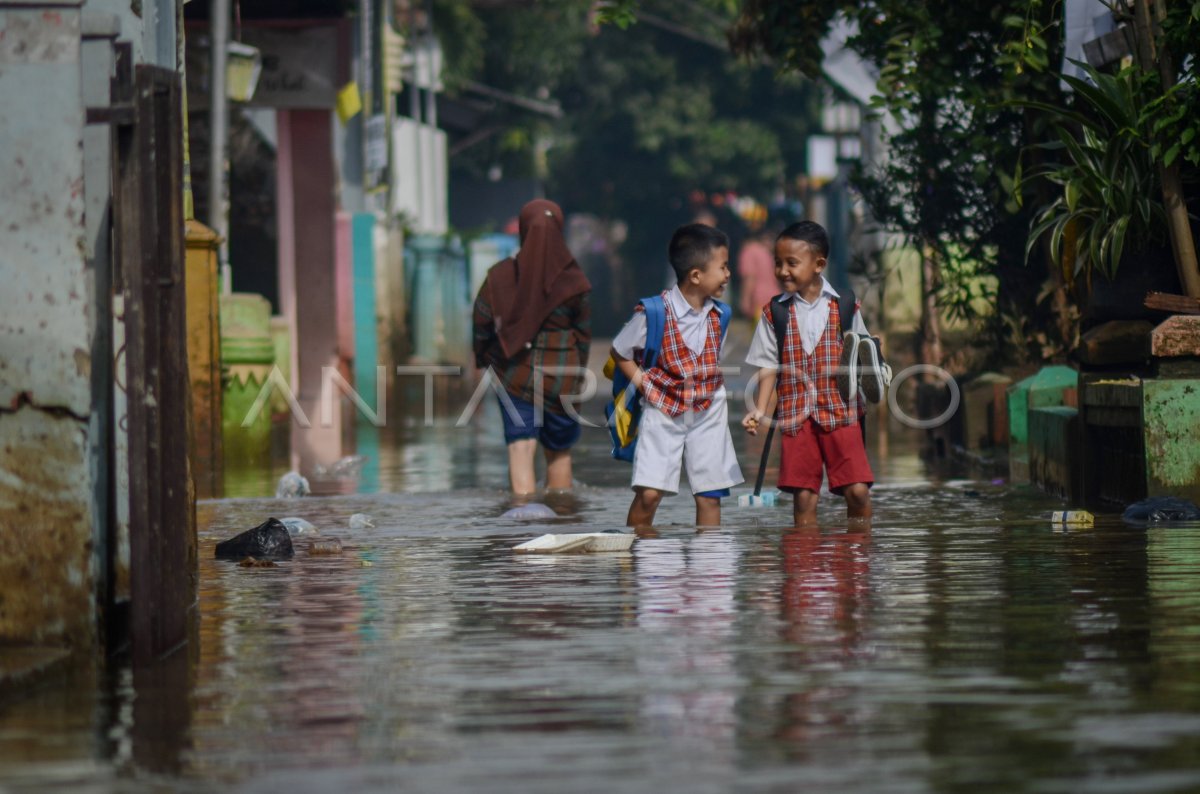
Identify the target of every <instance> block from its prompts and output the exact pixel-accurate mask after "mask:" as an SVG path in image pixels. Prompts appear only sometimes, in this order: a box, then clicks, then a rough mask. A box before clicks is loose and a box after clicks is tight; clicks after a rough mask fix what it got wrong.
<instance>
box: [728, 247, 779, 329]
mask: <svg viewBox="0 0 1200 794" xmlns="http://www.w3.org/2000/svg"><path fill="white" fill-rule="evenodd" d="M737 274H738V278H739V279H740V281H741V284H740V285H739V294H738V310H739V311H740V312H741V313H742V316H743V317H748V318H749V319H751V320H757V319H758V316H759V313H760V312H761V311H762V307H763V306H765V305H766V304H767V301H769V300H771V298H773V297H775V296H776V295H778V294H779V280H778V279H777V278H775V255H774V252H773V251H772V250H771V246H770V245H769V244H768V242H767V239H766V234H765V233H761V232H760V233H759V234H756V235H754V236H753V237H749V238H747V239H746V242H744V243H742V250H741V251H739V252H738V261H737Z"/></svg>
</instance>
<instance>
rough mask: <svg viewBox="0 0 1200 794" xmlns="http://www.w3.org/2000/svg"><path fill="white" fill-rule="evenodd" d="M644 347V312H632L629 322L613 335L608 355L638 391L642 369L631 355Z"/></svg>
mask: <svg viewBox="0 0 1200 794" xmlns="http://www.w3.org/2000/svg"><path fill="white" fill-rule="evenodd" d="M645 348H646V313H645V312H640V311H638V312H634V313H633V317H631V318H629V322H627V323H625V326H624V327H623V328H622V329H621V330H620V331H619V332H618V333H617V335H616V336H615V337H613V342H612V350H611V351H610V355H611V356H612V360H613V363H615V364H616V365H617V369H618V370H620V372H621V374H622V375H624V376H625V377H626V378H627V379H628V380H629V382H630V383H632V384H633V385H634V387H635V388H636V389H638V390H639V391H641V388H642V375H641V372H642V370H641V368H640V367H639V366H638V365H637V362H636V361H634V360H633V357H634V354H635V353H636V352H637V351H638V350H644V349H645ZM635 375H636V376H637V377H636V378H635V377H634V376H635Z"/></svg>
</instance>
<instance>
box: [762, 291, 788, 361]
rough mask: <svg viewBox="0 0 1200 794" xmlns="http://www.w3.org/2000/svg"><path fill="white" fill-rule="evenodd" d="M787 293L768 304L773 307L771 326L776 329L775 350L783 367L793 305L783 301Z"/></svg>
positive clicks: (779, 295)
mask: <svg viewBox="0 0 1200 794" xmlns="http://www.w3.org/2000/svg"><path fill="white" fill-rule="evenodd" d="M784 295H787V293H786V292H781V293H779V294H778V295H776V296H775V297H774V298H771V302H770V303H769V304H768V305H769V306H770V307H771V326H772V327H773V328H774V329H775V350H776V351H777V355H778V356H779V364H780V366H782V365H783V340H784V339H786V338H787V324H788V318H789V317H791V315H792V305H791V304H790V303H785V302H784V300H783V297H784Z"/></svg>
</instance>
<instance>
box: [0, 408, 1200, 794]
mask: <svg viewBox="0 0 1200 794" xmlns="http://www.w3.org/2000/svg"><path fill="white" fill-rule="evenodd" d="M399 432H400V438H398V439H397V438H384V439H379V438H378V437H372V436H370V435H369V434H367V435H360V439H359V451H360V452H364V454H367V455H369V456H370V460H369V461H368V462H367V465H366V466H365V467H364V469H363V471H362V472H361V473H360V474H359V476H358V477H356V478H353V479H351V480H347V481H337V480H330V481H317V480H314V482H313V487H314V491H315V492H316V493H318V494H327V495H325V496H320V497H310V498H307V499H303V500H290V501H282V500H275V499H273V498H263V497H262V494H265V493H269V492H271V491H272V490H273V487H274V481H275V479H276V478H277V476H278V474H279V473H280V472H276V471H272V472H269V473H267V472H264V473H262V474H261V475H260V476H259V477H258V479H254V478H247V479H245V480H244V485H245V487H246V489H247V491H251V490H252V489H254V488H257V489H258V490H257V493H258V494H259V495H258V496H257V497H254V498H233V499H226V500H220V501H212V502H205V503H202V504H201V506H200V512H199V519H200V520H199V526H200V588H201V589H200V612H201V620H200V629H199V631H200V638H199V643H198V648H196V649H194V650H193V657H194V658H193V659H192V661H191V663H190V664H189V663H188V660H187V659H183V660H182V661H179V662H177V663H176V664H175V665H174V666H173V667H172V668H170V669H165V670H162V671H157V672H156V673H155V675H154V677H153V678H151V679H148V680H144V681H143V680H140V679H138V680H135V679H134V677H133V675H132V673H130V672H129V671H128V670H117V671H115V672H114V673H113V674H112V680H111V681H95V680H92V679H91V678H90V677H89V675H88V674H86V673H82V672H81V673H78V674H77V675H76V676H74V677H73V679H72V681H71V682H69V684H67V685H62V684H61V683H60V684H57V685H54V686H47V687H43V688H41V689H39V690H38V691H37V692H36V693H34V694H33V695H32V696H30V697H28V698H25V699H23V700H20V701H17V702H15V703H12V704H10V705H8V706H6V707H5V708H4V709H3V710H0V791H5V792H6V791H38V790H62V789H68V788H69V789H70V790H73V791H139V792H140V791H162V790H184V791H187V790H197V791H199V790H212V789H214V788H218V787H219V788H221V789H223V790H224V789H229V790H235V791H262V792H267V791H279V790H292V791H337V790H342V791H358V790H373V791H394V790H401V789H402V790H411V791H467V790H473V791H489V792H563V791H571V792H591V791H596V792H600V791H604V792H612V791H689V792H721V791H739V792H740V791H745V792H760V791H761V792H793V791H798V790H805V791H871V792H924V791H933V792H942V791H945V792H950V791H972V792H984V791H995V792H1073V791H1089V792H1158V791H1163V792H1165V791H1181V792H1182V791H1200V595H1198V594H1197V593H1196V588H1195V583H1196V581H1197V577H1198V576H1200V533H1197V531H1196V530H1195V529H1190V530H1189V529H1178V528H1177V529H1151V530H1149V531H1146V530H1141V529H1134V528H1129V527H1125V526H1123V525H1121V524H1120V523H1119V522H1117V521H1114V520H1111V519H1109V520H1101V521H1099V522H1098V526H1097V527H1096V528H1095V529H1079V530H1076V529H1072V530H1068V531H1063V530H1061V529H1060V530H1055V529H1053V528H1052V527H1051V526H1050V524H1049V522H1048V521H1044V520H1038V519H1039V517H1041V516H1044V515H1047V514H1048V512H1049V511H1050V510H1052V509H1055V508H1057V507H1059V506H1060V505H1059V503H1058V502H1056V501H1053V500H1050V499H1048V498H1046V497H1044V496H1042V495H1040V494H1038V493H1036V492H1033V491H1030V490H1027V489H1022V488H1013V487H1010V486H1008V485H1007V484H1005V483H1004V482H1000V481H995V480H993V479H992V475H985V476H982V477H978V478H974V477H970V476H966V475H963V474H962V473H961V472H958V473H954V474H953V478H950V476H949V475H945V474H939V473H937V472H935V471H934V470H932V469H930V468H929V467H928V465H927V464H926V463H925V462H923V461H922V460H921V459H920V457H919V456H918V455H917V447H916V445H915V443H914V442H915V439H914V438H912V437H898V436H894V437H893V438H892V439H891V443H890V445H889V447H888V449H887V454H886V456H881V455H880V454H879V453H880V447H879V445H878V443H876V444H875V446H874V447H873V449H872V458H873V460H872V462H873V464H874V465H875V466H876V472H877V476H878V479H879V482H880V484H879V486H878V487H877V488H876V489H875V492H874V498H875V507H876V520H875V526H874V528H873V529H872V530H870V531H865V530H850V531H848V530H847V529H845V522H844V514H845V508H844V503H842V502H841V501H840V500H836V499H832V498H830V497H828V496H826V497H825V498H824V499H823V501H822V507H821V524H822V528H821V529H813V530H795V529H788V528H786V525H787V524H788V523H789V522H790V515H791V513H790V505H784V506H781V507H774V508H762V507H756V508H749V507H738V506H737V505H736V501H733V502H727V503H726V506H725V508H724V521H725V525H724V526H723V527H722V528H720V529H715V530H706V531H702V532H697V531H696V530H695V528H694V527H692V526H689V523H690V522H691V521H692V520H693V506H692V502H691V499H690V498H688V497H687V496H686V495H685V496H682V497H676V498H672V499H668V500H667V501H666V502H665V503H664V506H663V508H662V509H661V510H660V513H659V517H658V523H659V525H660V526H659V529H658V531H657V534H654V535H648V536H645V537H642V538H640V539H639V540H638V541H637V542H636V544H635V545H634V547H633V551H632V552H630V553H616V554H581V555H548V556H542V555H527V556H524V555H517V554H514V553H513V552H512V551H511V548H512V546H514V545H515V544H516V543H518V542H521V541H523V540H527V539H529V538H531V537H533V536H535V535H537V534H541V533H542V532H544V531H559V532H576V531H591V530H598V529H610V528H618V527H620V526H621V525H622V524H623V522H624V516H625V511H626V509H627V507H628V503H629V496H630V492H629V490H628V488H627V478H628V476H629V469H628V467H627V466H625V465H624V464H620V463H616V462H613V461H611V460H610V459H609V458H608V454H607V447H606V445H605V435H604V434H603V433H604V431H602V430H592V431H588V434H587V435H585V440H584V443H585V448H584V449H583V450H582V452H581V453H580V454H579V456H578V457H577V459H576V472H575V475H576V478H577V480H578V481H579V482H580V483H581V485H580V487H579V488H578V489H577V492H576V493H574V494H572V495H566V496H558V497H556V498H553V499H549V500H548V502H549V504H550V505H551V506H552V507H553V508H554V509H555V510H556V512H557V513H558V514H559V518H558V519H557V521H555V522H551V523H550V525H549V526H551V527H553V529H547V525H546V524H530V525H526V524H523V523H521V522H516V521H512V520H508V519H502V518H500V515H501V513H503V512H504V511H505V510H506V509H507V508H508V507H510V506H511V504H512V503H511V501H510V500H509V497H508V495H507V494H506V492H505V491H504V490H503V489H502V486H503V485H504V483H505V468H504V457H503V448H502V444H501V440H500V438H499V431H498V430H496V429H495V428H494V426H492V425H490V424H489V423H487V422H486V421H485V422H482V423H479V424H477V425H475V426H472V427H468V428H455V427H453V426H452V422H451V421H445V422H440V423H439V424H437V425H436V426H434V427H431V428H424V427H421V426H420V424H419V423H415V424H413V425H411V426H408V427H405V428H403V429H402V430H401V431H399ZM735 437H737V436H735ZM737 438H738V441H737V443H738V444H739V446H740V445H742V444H744V443H745V439H744V438H740V437H737ZM372 444H373V446H372ZM757 459H758V455H757V452H756V451H755V450H754V449H750V448H745V449H742V450H741V460H742V462H743V466H744V468H745V474H746V477H747V479H748V480H751V481H752V479H753V476H754V473H755V470H756V465H757ZM773 479H774V474H773V473H772V474H771V475H769V477H768V482H772V481H773ZM354 513H366V514H368V515H370V516H371V518H372V519H373V521H374V524H375V528H373V529H353V530H352V529H350V527H349V523H348V522H349V517H350V516H351V515H352V514H354ZM270 515H274V516H278V517H284V516H297V517H302V518H304V519H306V520H308V521H310V522H312V523H313V524H314V525H316V526H317V527H318V528H319V530H320V536H319V537H320V538H322V539H326V538H329V537H337V538H339V539H340V540H341V542H342V544H343V553H342V554H340V555H334V556H312V555H309V554H308V553H307V551H306V550H305V549H306V548H307V541H306V540H304V539H303V538H301V539H298V543H297V555H296V558H295V559H294V560H293V561H290V562H283V563H280V564H279V565H278V567H275V568H270V569H253V568H241V567H238V566H237V565H236V564H233V563H228V562H221V561H217V560H215V559H213V547H214V545H215V544H216V542H217V541H219V540H222V539H224V538H227V537H229V536H231V535H232V534H235V533H236V532H239V531H241V530H243V529H246V528H248V527H250V526H253V525H255V524H258V523H260V522H261V521H263V520H265V518H266V517H267V516H270Z"/></svg>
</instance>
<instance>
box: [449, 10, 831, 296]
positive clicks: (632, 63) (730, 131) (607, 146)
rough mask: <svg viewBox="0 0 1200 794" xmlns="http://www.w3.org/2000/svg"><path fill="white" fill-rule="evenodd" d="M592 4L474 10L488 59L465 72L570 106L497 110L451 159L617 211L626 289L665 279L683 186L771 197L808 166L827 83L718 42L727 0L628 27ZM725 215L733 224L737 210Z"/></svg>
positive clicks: (460, 169) (466, 48) (575, 204)
mask: <svg viewBox="0 0 1200 794" xmlns="http://www.w3.org/2000/svg"><path fill="white" fill-rule="evenodd" d="M592 5H593V4H592V3H590V2H582V1H581V0H548V1H547V2H541V3H537V4H534V5H533V6H532V7H522V8H519V9H518V8H490V9H477V10H475V11H473V12H472V14H473V16H474V18H475V19H476V20H478V22H479V28H480V30H481V35H480V36H479V45H478V50H479V52H480V53H481V55H480V56H479V57H477V58H476V60H475V61H474V64H475V65H474V66H471V65H470V63H471V62H470V61H468V60H464V61H463V62H464V63H467V64H468V69H467V70H465V71H467V72H470V73H472V74H474V75H476V79H479V80H480V81H481V82H486V83H487V84H488V85H491V86H494V87H497V88H501V89H503V90H505V91H510V92H512V93H514V94H519V95H524V96H531V97H538V98H543V99H548V100H555V101H557V102H558V103H559V104H560V105H561V107H562V110H563V115H562V118H560V119H557V120H555V119H549V118H545V117H537V116H534V115H531V114H529V113H525V112H522V111H520V110H519V109H513V108H497V109H496V110H495V111H494V112H493V114H492V116H491V117H490V118H489V124H493V125H496V126H497V127H498V128H499V129H500V130H501V131H500V132H499V133H498V134H496V135H495V136H493V137H491V138H489V139H487V140H485V141H483V142H481V143H479V144H478V145H475V146H472V147H470V148H469V149H465V150H463V151H462V152H461V153H460V154H459V155H458V156H457V157H456V158H455V160H454V161H453V163H452V167H453V168H454V169H455V170H456V172H457V173H460V174H470V175H472V176H475V177H477V178H482V177H483V176H484V175H485V174H486V173H487V171H488V169H489V168H490V167H492V166H494V165H500V166H502V168H503V170H504V173H505V174H506V175H511V176H517V175H533V176H538V177H541V178H544V179H545V181H546V183H547V186H548V190H549V194H550V195H551V196H552V197H553V198H555V199H556V200H558V201H560V202H561V203H562V204H563V206H564V208H566V209H568V211H585V212H591V213H595V214H597V215H599V216H601V217H603V218H606V219H611V220H623V221H624V222H625V223H626V224H627V225H628V228H629V234H628V239H627V241H626V243H625V245H624V246H623V251H622V253H623V257H624V259H625V260H626V262H627V263H628V264H629V267H628V268H627V270H626V272H627V273H628V274H630V279H629V283H627V284H625V285H623V290H622V291H623V292H625V293H626V297H632V296H634V295H635V294H641V293H644V292H648V291H652V290H654V289H657V288H658V287H660V286H661V285H662V284H663V283H664V281H665V279H666V271H665V248H666V241H667V237H668V236H669V234H670V231H671V229H672V228H673V227H674V225H675V224H677V223H680V222H683V221H685V220H687V219H688V218H689V214H690V213H689V207H688V203H687V197H688V195H689V194H691V193H693V192H694V191H701V192H703V193H706V194H711V193H715V192H724V191H733V192H735V193H738V194H749V195H752V196H755V197H757V198H758V199H759V200H760V201H766V200H768V199H770V198H772V197H774V196H776V195H777V194H779V193H780V192H782V191H783V190H784V189H785V187H786V184H787V180H788V178H789V176H791V175H794V174H797V173H800V172H801V171H802V170H803V166H804V143H805V137H806V136H807V134H808V132H809V131H810V130H811V129H812V128H813V124H814V121H813V120H814V119H816V118H817V114H818V110H819V105H818V102H819V99H818V97H819V92H818V90H817V87H816V86H814V85H813V84H812V83H811V82H809V81H807V80H804V79H803V78H802V77H801V76H799V75H789V76H777V75H775V74H773V72H772V70H770V69H768V68H765V67H762V66H753V65H750V64H747V63H744V62H739V61H738V60H737V59H736V58H735V57H734V56H733V55H732V54H731V53H730V52H729V50H728V47H727V44H726V41H725V39H724V30H725V29H727V28H728V27H729V26H730V25H731V24H732V22H733V19H734V17H733V10H734V9H733V7H732V6H731V5H730V3H728V2H724V1H723V0H693V1H691V2H686V3H683V2H675V1H673V0H672V1H670V2H668V0H661V2H653V3H651V2H648V3H646V4H645V6H644V8H643V9H642V11H643V13H644V14H646V15H649V19H647V18H645V17H644V18H643V20H642V21H641V22H639V23H638V24H636V25H633V26H631V27H629V28H628V29H627V30H623V31H622V30H617V29H613V28H612V27H611V26H610V27H604V26H597V25H596V21H597V20H596V17H595V16H594V15H593V14H592V10H593V9H592ZM457 27H458V29H462V28H464V27H469V26H464V25H462V24H461V22H460V23H458V25H457ZM458 46H459V48H460V50H462V51H463V52H464V53H470V52H471V51H472V45H467V44H463V43H461V42H460V44H459V45H458ZM472 69H473V70H474V71H473V72H471V70H472ZM461 71H464V70H462V69H461V68H460V72H461ZM721 220H722V221H723V225H725V222H729V223H730V224H733V223H734V218H733V216H732V215H727V216H725V217H723V218H721ZM732 231H734V232H736V231H737V230H736V229H734V230H732Z"/></svg>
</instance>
